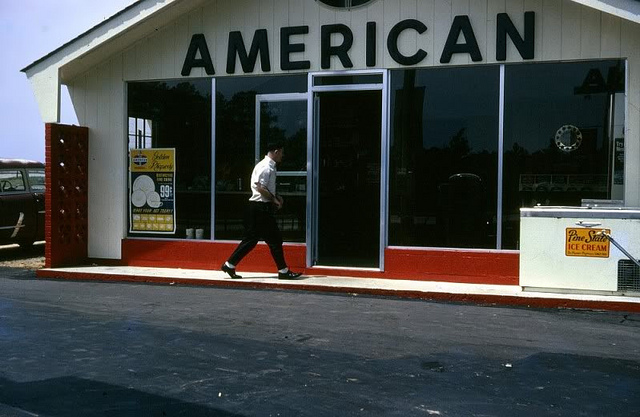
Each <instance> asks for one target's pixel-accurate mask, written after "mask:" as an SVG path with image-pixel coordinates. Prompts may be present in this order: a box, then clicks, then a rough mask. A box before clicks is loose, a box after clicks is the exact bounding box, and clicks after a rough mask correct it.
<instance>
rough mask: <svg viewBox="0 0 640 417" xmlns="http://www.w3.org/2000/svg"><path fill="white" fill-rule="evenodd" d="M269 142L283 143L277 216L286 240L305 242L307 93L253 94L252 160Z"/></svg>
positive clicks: (259, 154)
mask: <svg viewBox="0 0 640 417" xmlns="http://www.w3.org/2000/svg"><path fill="white" fill-rule="evenodd" d="M271 142H280V143H284V145H285V154H284V155H285V156H284V159H283V160H282V162H281V163H280V164H278V167H277V169H278V177H277V180H276V188H277V190H278V194H280V195H281V196H282V197H283V198H284V202H285V203H284V205H283V207H282V209H281V210H279V211H278V212H277V213H276V220H277V222H278V226H279V227H280V231H281V232H282V237H283V239H284V241H286V242H305V239H306V219H307V214H306V213H307V211H306V205H307V94H304V93H294V94H263V95H257V96H256V144H255V162H256V163H258V161H260V160H261V159H262V158H264V156H265V155H266V153H267V146H268V144H269V143H271Z"/></svg>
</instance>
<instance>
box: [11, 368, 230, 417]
mask: <svg viewBox="0 0 640 417" xmlns="http://www.w3.org/2000/svg"><path fill="white" fill-rule="evenodd" d="M0 404H6V405H8V406H9V407H11V408H13V409H15V410H16V411H18V410H19V411H25V412H26V413H25V415H28V414H27V413H36V414H37V415H45V416H49V417H58V416H59V417H63V416H64V417H66V416H75V417H90V416H97V415H114V416H119V417H129V416H131V417H134V416H135V417H139V416H169V417H170V416H190V417H191V416H193V417H200V416H222V417H234V416H235V417H240V415H239V414H234V413H230V412H227V411H223V410H217V409H213V408H209V407H205V406H202V405H198V404H191V403H186V402H183V401H180V400H176V399H173V398H168V397H161V396H158V395H154V394H149V393H146V392H142V391H138V390H135V389H131V388H124V387H120V386H117V385H111V384H106V383H103V382H99V381H91V380H87V379H81V378H75V377H62V378H53V379H46V380H43V381H33V382H25V383H17V382H13V381H10V380H8V379H5V378H0Z"/></svg>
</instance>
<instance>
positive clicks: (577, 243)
mask: <svg viewBox="0 0 640 417" xmlns="http://www.w3.org/2000/svg"><path fill="white" fill-rule="evenodd" d="M604 231H605V232H606V233H607V234H609V233H611V230H610V229H604ZM600 232H602V229H585V228H567V233H566V241H565V247H564V253H565V255H566V256H584V257H589V258H608V257H609V246H610V245H609V239H607V238H606V237H605V236H604V235H603V234H602V233H600Z"/></svg>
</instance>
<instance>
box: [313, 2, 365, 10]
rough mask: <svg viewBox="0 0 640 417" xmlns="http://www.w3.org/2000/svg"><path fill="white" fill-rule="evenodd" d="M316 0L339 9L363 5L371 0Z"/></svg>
mask: <svg viewBox="0 0 640 417" xmlns="http://www.w3.org/2000/svg"><path fill="white" fill-rule="evenodd" d="M317 1H319V2H320V3H323V4H326V5H327V6H331V7H338V8H341V9H350V8H352V7H359V6H364V5H365V4H367V3H371V2H372V1H373V0H317Z"/></svg>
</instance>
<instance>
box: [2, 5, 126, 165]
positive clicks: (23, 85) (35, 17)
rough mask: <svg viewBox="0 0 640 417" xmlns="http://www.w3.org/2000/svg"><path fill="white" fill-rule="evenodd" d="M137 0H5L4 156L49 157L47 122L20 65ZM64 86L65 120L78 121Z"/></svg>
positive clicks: (63, 111) (63, 115)
mask: <svg viewBox="0 0 640 417" xmlns="http://www.w3.org/2000/svg"><path fill="white" fill-rule="evenodd" d="M132 3H135V0H103V1H96V0H20V1H17V0H0V125H1V126H2V130H1V132H0V157H1V158H21V159H34V160H37V161H42V162H44V123H43V122H42V119H41V118H40V113H39V111H38V106H37V103H36V99H35V97H34V95H33V91H32V89H31V85H30V83H29V81H28V80H27V76H26V74H25V73H23V72H21V71H20V70H21V69H23V68H24V67H26V66H28V65H30V64H31V63H33V62H34V61H36V60H38V59H39V58H42V57H43V56H45V55H46V54H48V53H49V52H51V51H53V50H55V49H57V48H58V47H59V46H61V45H63V44H64V43H66V42H68V41H70V40H71V39H73V38H75V37H76V36H78V35H80V34H82V33H84V32H85V31H87V30H88V29H90V28H92V27H94V26H95V25H97V24H98V23H100V22H102V21H103V20H106V19H108V18H109V17H111V16H113V15H114V14H116V13H117V12H119V11H120V10H122V9H124V8H125V7H127V6H129V5H130V4H132ZM68 97H69V96H68V93H67V92H66V89H65V88H64V86H63V89H62V110H61V122H62V123H66V124H78V121H77V118H76V116H75V113H74V111H73V107H72V106H71V102H70V100H69V98H68Z"/></svg>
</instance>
